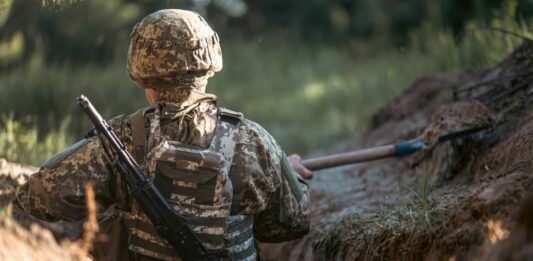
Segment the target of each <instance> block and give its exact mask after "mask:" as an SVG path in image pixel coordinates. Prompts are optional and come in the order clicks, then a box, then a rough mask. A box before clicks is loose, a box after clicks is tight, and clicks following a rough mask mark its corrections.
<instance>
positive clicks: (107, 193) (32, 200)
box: [17, 122, 115, 221]
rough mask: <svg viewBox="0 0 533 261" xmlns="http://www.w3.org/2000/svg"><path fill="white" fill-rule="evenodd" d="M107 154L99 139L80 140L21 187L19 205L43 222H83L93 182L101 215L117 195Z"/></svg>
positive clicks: (44, 165) (18, 197)
mask: <svg viewBox="0 0 533 261" xmlns="http://www.w3.org/2000/svg"><path fill="white" fill-rule="evenodd" d="M110 124H112V125H114V122H110ZM107 155H108V154H106V151H105V148H104V146H102V142H101V140H100V138H99V136H93V137H90V138H86V139H82V140H80V141H79V142H77V143H75V144H73V145H72V146H70V147H68V148H67V149H65V150H64V151H63V152H60V153H59V154H57V155H55V156H53V157H52V158H50V159H49V160H48V161H46V162H45V163H44V164H43V166H42V167H41V168H40V169H39V171H38V172H37V173H35V174H33V175H32V176H30V179H29V180H28V181H27V182H26V183H25V184H23V185H22V186H21V187H19V188H18V191H17V202H18V204H19V205H20V206H21V207H22V209H24V211H26V212H27V213H30V214H31V215H33V216H35V217H37V218H40V219H43V220H47V221H57V220H67V221H76V220H80V219H83V218H84V217H85V215H86V207H85V185H86V184H87V183H88V182H91V183H92V184H93V188H94V192H95V195H96V199H97V202H98V205H99V208H100V209H99V210H98V211H99V213H102V212H103V210H105V209H106V208H107V207H109V205H111V204H112V203H113V202H114V196H115V193H114V192H113V185H114V182H115V178H114V177H115V176H114V174H113V170H112V165H111V160H110V159H109V157H108V156H107Z"/></svg>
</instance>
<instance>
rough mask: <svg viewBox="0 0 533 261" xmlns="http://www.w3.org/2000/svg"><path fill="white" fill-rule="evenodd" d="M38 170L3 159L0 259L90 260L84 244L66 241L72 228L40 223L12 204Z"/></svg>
mask: <svg viewBox="0 0 533 261" xmlns="http://www.w3.org/2000/svg"><path fill="white" fill-rule="evenodd" d="M36 171H37V168H36V167H33V166H24V165H20V164H14V163H9V162H7V161H6V160H5V159H3V158H0V235H1V236H0V260H50V261H55V260H72V261H83V260H91V259H90V258H89V256H88V253H87V252H88V251H87V249H84V248H83V244H81V242H76V241H70V240H66V239H67V238H68V237H67V233H66V231H69V232H71V231H74V230H76V229H74V227H73V225H70V226H69V225H65V224H64V223H46V222H42V221H39V220H37V219H35V218H32V217H30V216H28V215H26V214H25V213H24V212H22V210H20V208H18V207H17V206H16V205H15V204H13V203H12V202H13V199H14V197H15V191H16V187H17V186H18V185H21V184H22V183H23V182H25V181H26V180H27V179H28V177H29V175H31V174H32V173H35V172H36ZM77 231H78V232H77V233H80V231H81V230H80V229H78V230H77ZM71 233H72V232H71ZM62 239H65V240H62Z"/></svg>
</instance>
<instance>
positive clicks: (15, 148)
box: [0, 114, 72, 165]
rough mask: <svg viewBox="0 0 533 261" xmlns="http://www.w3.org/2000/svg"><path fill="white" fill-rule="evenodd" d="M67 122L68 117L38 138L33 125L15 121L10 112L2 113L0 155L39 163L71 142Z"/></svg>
mask: <svg viewBox="0 0 533 261" xmlns="http://www.w3.org/2000/svg"><path fill="white" fill-rule="evenodd" d="M69 123H70V119H69V118H68V117H67V118H65V119H64V120H63V121H62V123H61V125H60V127H59V129H57V130H52V131H49V132H48V133H47V134H46V135H45V136H44V137H43V138H42V139H39V138H38V134H39V132H38V129H37V128H36V127H35V126H31V125H30V126H27V125H25V124H23V123H22V122H20V121H15V120H14V119H13V115H12V114H10V115H4V116H2V117H1V119H0V127H1V128H0V157H4V158H6V159H8V160H10V161H19V162H26V163H31V164H35V165H40V164H42V163H43V162H44V160H46V159H47V158H48V157H50V155H52V154H55V153H57V152H59V151H61V150H62V149H64V148H65V147H66V146H68V145H69V144H70V143H71V142H72V139H71V138H70V136H69V135H68V133H67V126H68V125H69Z"/></svg>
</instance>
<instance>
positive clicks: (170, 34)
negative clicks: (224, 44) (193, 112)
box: [128, 9, 222, 90]
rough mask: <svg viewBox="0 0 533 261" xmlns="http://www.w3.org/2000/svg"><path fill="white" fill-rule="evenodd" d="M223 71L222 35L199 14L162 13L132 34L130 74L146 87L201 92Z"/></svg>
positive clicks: (146, 20)
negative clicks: (210, 80)
mask: <svg viewBox="0 0 533 261" xmlns="http://www.w3.org/2000/svg"><path fill="white" fill-rule="evenodd" d="M221 69H222V50H221V49H220V44H219V39H218V35H217V34H216V33H215V32H214V31H213V29H211V27H209V25H208V24H207V22H206V21H205V20H204V19H203V18H202V17H201V16H200V15H199V14H197V13H194V12H191V11H185V10H179V9H166V10H160V11H157V12H155V13H153V14H150V15H148V16H147V17H146V18H144V19H143V20H142V21H141V22H140V23H138V24H137V25H136V26H135V27H134V28H133V31H132V32H131V42H130V48H129V51H128V73H129V75H130V77H131V78H132V79H133V80H134V81H135V82H137V84H139V86H141V87H143V88H150V89H159V90H161V89H173V88H196V89H200V88H202V87H205V86H206V85H207V79H208V78H209V77H211V76H212V75H213V73H214V72H218V71H220V70H221Z"/></svg>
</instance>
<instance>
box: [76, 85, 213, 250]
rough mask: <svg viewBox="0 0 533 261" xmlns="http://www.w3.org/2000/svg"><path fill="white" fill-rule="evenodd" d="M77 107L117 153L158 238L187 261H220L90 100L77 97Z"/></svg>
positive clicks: (119, 165)
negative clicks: (173, 206) (143, 169)
mask: <svg viewBox="0 0 533 261" xmlns="http://www.w3.org/2000/svg"><path fill="white" fill-rule="evenodd" d="M78 104H79V105H80V106H81V108H82V109H83V110H84V111H85V113H86V114H87V116H88V117H89V119H90V120H91V121H92V122H93V124H94V126H95V128H96V130H97V131H98V133H100V134H102V135H103V137H104V138H105V139H106V140H107V141H108V142H109V144H110V145H111V147H112V148H113V149H114V151H115V152H116V159H115V160H114V162H113V165H114V166H115V168H116V169H117V171H118V172H119V173H120V174H121V175H122V176H123V178H124V180H125V181H126V184H127V185H128V187H129V188H130V189H131V191H132V192H133V196H134V197H135V200H136V201H137V202H138V203H139V205H140V206H141V208H142V210H143V211H144V213H145V214H146V216H148V218H149V219H150V221H151V222H152V224H153V225H154V227H155V230H156V231H157V233H158V234H159V236H161V237H162V238H164V239H166V240H167V242H168V243H169V244H170V245H171V246H172V248H174V250H175V251H176V252H177V253H178V255H179V256H180V257H181V258H182V259H184V260H221V259H222V258H223V253H222V252H221V251H217V252H215V253H211V252H208V251H207V250H206V249H205V247H204V245H203V244H202V243H201V242H200V241H199V240H198V238H196V236H195V235H194V234H193V232H192V230H191V229H190V228H189V227H188V226H187V224H186V223H185V219H184V218H183V217H182V216H180V215H179V214H178V213H176V211H175V210H174V209H173V208H172V207H171V206H170V204H169V203H168V202H167V200H166V199H165V198H164V197H163V196H162V195H161V193H160V192H159V190H158V189H157V188H156V187H155V185H154V183H153V182H152V180H151V179H150V178H149V177H148V176H146V175H145V174H144V173H143V171H142V169H141V168H140V167H139V165H138V164H137V162H136V161H135V160H134V158H133V157H132V156H131V155H130V153H129V152H128V150H127V149H126V147H125V146H124V144H122V142H121V141H120V139H119V138H118V137H117V135H115V133H114V132H113V130H112V129H111V127H110V126H109V125H108V124H107V122H106V121H105V120H104V119H103V118H102V116H100V114H99V113H98V111H97V110H96V109H95V108H94V106H93V105H92V103H91V102H90V101H89V99H87V97H85V96H84V95H81V96H80V97H78Z"/></svg>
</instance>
